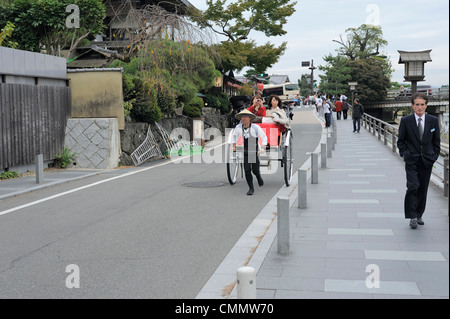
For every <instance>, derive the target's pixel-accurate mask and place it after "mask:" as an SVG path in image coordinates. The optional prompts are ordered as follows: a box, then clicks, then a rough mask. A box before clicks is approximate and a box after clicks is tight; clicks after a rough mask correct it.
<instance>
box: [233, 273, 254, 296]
mask: <svg viewBox="0 0 450 319" xmlns="http://www.w3.org/2000/svg"><path fill="white" fill-rule="evenodd" d="M236 277H237V298H238V299H256V270H255V269H254V268H252V267H241V268H239V269H238V270H237V271H236Z"/></svg>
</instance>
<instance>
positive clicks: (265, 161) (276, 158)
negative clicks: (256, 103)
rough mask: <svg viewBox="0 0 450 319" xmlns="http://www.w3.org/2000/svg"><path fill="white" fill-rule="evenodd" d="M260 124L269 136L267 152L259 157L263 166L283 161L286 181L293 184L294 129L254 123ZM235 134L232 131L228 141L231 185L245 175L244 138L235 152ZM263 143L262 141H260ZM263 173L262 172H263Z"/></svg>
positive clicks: (228, 169) (288, 184)
mask: <svg viewBox="0 0 450 319" xmlns="http://www.w3.org/2000/svg"><path fill="white" fill-rule="evenodd" d="M254 124H256V125H259V126H260V127H261V128H262V130H263V131H264V133H265V134H266V136H267V146H266V148H265V152H263V153H260V155H259V159H260V163H261V167H264V166H267V167H270V166H271V165H272V163H273V162H281V167H282V168H284V182H285V184H286V186H287V187H289V186H290V185H291V180H292V175H293V165H294V160H293V158H292V148H293V145H292V138H293V136H292V131H291V129H287V128H286V127H285V126H284V125H280V124H276V123H274V122H273V121H272V122H266V123H254ZM233 134H234V129H233V130H232V131H231V132H230V135H229V136H228V141H227V176H228V181H229V182H230V184H231V185H234V184H235V183H236V181H237V179H238V176H239V175H241V178H243V177H244V146H243V141H242V138H240V139H239V141H238V143H237V144H236V151H235V152H233V142H232V141H233ZM259 143H260V144H261V141H259ZM261 173H262V172H261Z"/></svg>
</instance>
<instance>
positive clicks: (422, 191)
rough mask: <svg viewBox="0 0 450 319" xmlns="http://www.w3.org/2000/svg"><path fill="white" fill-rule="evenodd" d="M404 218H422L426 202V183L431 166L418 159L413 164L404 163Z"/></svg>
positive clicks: (427, 182) (428, 179)
mask: <svg viewBox="0 0 450 319" xmlns="http://www.w3.org/2000/svg"><path fill="white" fill-rule="evenodd" d="M405 170H406V187H407V191H406V195H405V205H404V206H405V218H422V215H423V213H424V211H425V206H426V203H427V193H428V185H429V184H430V177H431V171H432V168H427V167H425V166H424V165H423V162H422V160H421V159H420V160H419V161H417V163H415V164H406V163H405Z"/></svg>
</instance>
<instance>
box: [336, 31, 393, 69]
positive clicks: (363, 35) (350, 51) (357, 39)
mask: <svg viewBox="0 0 450 319" xmlns="http://www.w3.org/2000/svg"><path fill="white" fill-rule="evenodd" d="M345 32H346V39H344V38H343V37H342V35H340V40H333V41H334V42H336V43H339V44H340V45H341V47H340V48H339V49H338V50H337V51H338V52H339V55H342V56H346V57H348V58H349V59H350V60H356V59H367V58H369V57H371V56H376V55H379V53H380V52H379V50H380V48H382V47H384V46H386V45H387V44H388V42H387V41H386V40H385V39H384V38H383V31H382V29H381V27H380V26H375V25H368V24H363V25H361V26H360V27H358V28H356V29H355V28H349V29H347V30H345Z"/></svg>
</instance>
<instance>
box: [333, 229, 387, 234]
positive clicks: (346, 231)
mask: <svg viewBox="0 0 450 319" xmlns="http://www.w3.org/2000/svg"><path fill="white" fill-rule="evenodd" d="M328 235H360V236H394V233H393V231H392V229H372V228H370V229H363V228H328Z"/></svg>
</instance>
